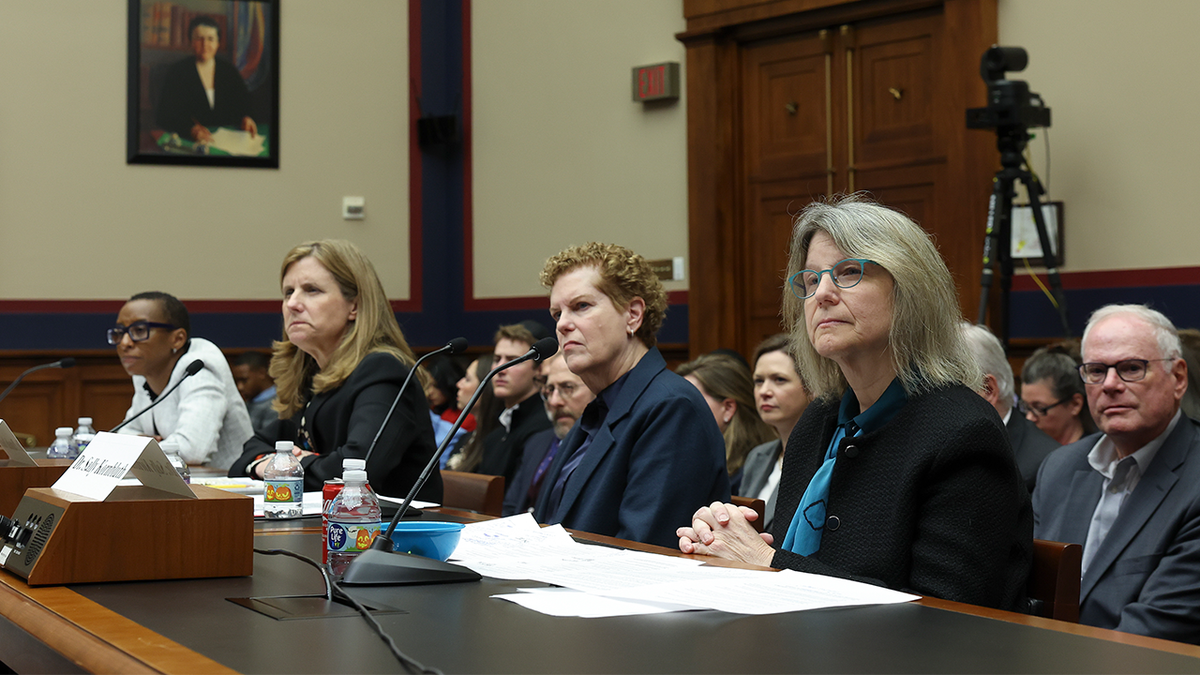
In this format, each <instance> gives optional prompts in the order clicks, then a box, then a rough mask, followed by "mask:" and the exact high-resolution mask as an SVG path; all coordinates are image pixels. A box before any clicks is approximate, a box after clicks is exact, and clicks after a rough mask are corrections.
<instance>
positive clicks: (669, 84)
mask: <svg viewBox="0 0 1200 675" xmlns="http://www.w3.org/2000/svg"><path fill="white" fill-rule="evenodd" d="M633 100H634V102H635V103H636V102H644V101H677V100H679V64H678V63H676V62H674V61H672V62H668V63H656V64H654V65H652V66H637V67H636V68H634V69H633Z"/></svg>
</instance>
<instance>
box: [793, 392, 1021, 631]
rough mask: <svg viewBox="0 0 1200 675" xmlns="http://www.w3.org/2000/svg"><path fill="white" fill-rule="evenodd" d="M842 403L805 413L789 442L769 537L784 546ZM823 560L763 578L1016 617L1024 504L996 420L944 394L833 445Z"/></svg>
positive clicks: (797, 563) (975, 399)
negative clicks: (849, 586) (871, 588)
mask: <svg viewBox="0 0 1200 675" xmlns="http://www.w3.org/2000/svg"><path fill="white" fill-rule="evenodd" d="M839 404H840V401H838V400H828V399H820V400H816V401H813V402H812V403H811V404H810V405H809V406H808V409H807V410H805V411H804V415H802V416H801V417H800V421H799V422H798V423H797V424H796V428H795V429H793V430H792V435H791V438H789V439H788V451H787V454H785V455H784V458H783V476H782V477H781V478H780V480H779V503H778V505H777V506H776V511H775V522H774V523H773V524H772V526H771V533H772V534H773V535H774V536H775V542H776V545H780V544H782V543H783V540H784V537H785V536H786V535H787V530H788V526H789V525H790V524H791V522H792V517H793V516H794V515H795V513H796V508H797V505H798V504H799V503H800V498H801V496H803V494H804V490H805V488H807V487H808V483H809V481H810V480H811V479H812V477H813V474H815V473H816V471H817V469H818V468H819V467H820V466H821V463H822V461H823V459H824V456H825V451H826V450H827V449H828V448H829V441H830V439H832V438H833V433H834V430H835V429H836V427H837V414H838V406H839ZM826 513H827V518H826V525H825V530H824V533H823V535H822V537H821V548H820V550H818V551H817V552H816V553H814V554H813V555H811V556H802V555H799V554H796V553H792V552H790V551H783V550H779V551H776V553H775V557H774V559H773V560H772V562H771V566H772V567H777V568H789V569H794V570H799V571H801V572H815V573H817V574H826V575H830V576H836V577H843V578H849V579H857V580H859V581H866V582H870V583H876V584H881V585H884V586H887V587H889V588H895V589H898V590H904V591H909V592H913V593H919V594H921V595H931V596H933V597H936V598H943V599H945V600H955V601H957V602H968V603H971V604H974V605H983V606H985V607H998V608H1001V609H1019V608H1020V607H1021V606H1022V605H1023V604H1024V598H1025V579H1026V577H1027V575H1028V574H1029V567H1030V564H1031V561H1032V559H1033V512H1032V509H1031V507H1030V502H1029V492H1028V491H1026V490H1025V485H1024V481H1022V480H1021V475H1020V473H1019V472H1018V471H1017V465H1016V463H1015V462H1014V461H1013V455H1012V448H1011V447H1010V446H1009V444H1008V435H1007V434H1006V433H1005V432H1004V428H1003V426H1002V425H1001V424H1000V417H999V415H997V414H996V409H995V408H993V407H992V406H991V405H990V404H988V402H987V401H985V400H983V398H982V397H981V396H979V395H978V394H976V393H975V392H973V391H971V390H970V389H967V388H966V387H963V386H953V387H948V388H944V389H939V390H935V391H932V392H929V393H927V394H922V395H919V396H914V397H912V398H910V399H909V401H908V402H907V403H906V404H905V405H904V407H903V408H901V409H900V411H899V412H898V413H896V416H895V417H893V418H892V419H891V420H890V421H888V422H887V423H886V424H884V425H883V427H881V428H879V429H876V430H875V431H873V432H871V433H868V434H863V435H862V436H857V437H853V438H847V439H845V440H843V441H842V442H841V444H840V445H839V448H838V458H837V463H835V464H834V467H833V475H832V476H831V478H830V483H829V501H828V504H827V509H826Z"/></svg>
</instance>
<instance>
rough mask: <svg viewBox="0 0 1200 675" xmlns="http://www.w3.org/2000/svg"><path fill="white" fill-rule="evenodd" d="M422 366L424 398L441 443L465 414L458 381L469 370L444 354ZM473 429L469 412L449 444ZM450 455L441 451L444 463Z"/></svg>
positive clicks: (455, 442)
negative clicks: (460, 400)
mask: <svg viewBox="0 0 1200 675" xmlns="http://www.w3.org/2000/svg"><path fill="white" fill-rule="evenodd" d="M421 368H422V369H423V370H424V375H423V376H422V378H421V380H422V384H423V386H424V389H425V398H426V399H427V400H428V401H429V421H430V422H431V423H433V439H434V441H436V442H437V444H438V447H441V445H442V441H443V440H444V439H445V438H446V434H449V433H450V430H451V429H453V428H454V423H455V422H457V421H458V417H459V415H460V414H462V409H461V408H460V407H459V405H458V382H459V380H461V379H462V378H463V377H465V376H466V370H465V369H464V368H463V367H462V365H461V364H460V363H458V361H455V360H454V359H453V358H451V357H449V356H443V355H441V354H438V355H435V356H433V357H431V358H430V359H429V360H428V361H425V363H424V364H422V366H421ZM474 430H475V416H474V415H472V414H470V413H467V417H466V419H464V420H463V423H462V424H461V425H460V426H459V427H458V431H456V432H454V439H453V440H452V441H451V445H450V446H448V447H453V446H454V445H455V444H457V443H459V442H460V441H461V440H462V439H463V438H464V437H465V436H466V435H467V434H469V433H470V432H472V431H474ZM449 457H450V453H449V452H445V453H442V460H441V461H442V462H443V463H444V462H445V460H446V459H448V458H449Z"/></svg>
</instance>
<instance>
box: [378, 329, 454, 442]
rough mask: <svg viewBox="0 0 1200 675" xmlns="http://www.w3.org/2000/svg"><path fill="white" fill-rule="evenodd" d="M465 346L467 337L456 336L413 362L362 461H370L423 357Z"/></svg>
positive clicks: (452, 352) (451, 352) (450, 351)
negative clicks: (443, 345)
mask: <svg viewBox="0 0 1200 675" xmlns="http://www.w3.org/2000/svg"><path fill="white" fill-rule="evenodd" d="M467 346H468V343H467V338H464V337H456V338H454V339H453V340H451V341H449V342H447V343H446V346H445V347H442V348H441V349H435V350H433V351H431V352H429V353H428V354H426V355H425V356H422V357H421V358H419V359H417V362H416V363H414V364H413V366H412V368H410V369H409V371H408V375H406V376H405V377H404V382H402V383H401V384H400V391H398V392H396V399H395V400H394V401H392V407H390V408H388V411H387V414H386V415H384V416H383V424H380V425H379V431H376V432H375V438H373V439H371V445H370V447H368V448H367V454H366V455H365V456H364V457H363V461H370V459H371V453H372V452H374V451H375V444H376V443H378V442H379V437H380V436H382V435H383V430H384V429H386V428H387V425H388V422H390V421H391V419H392V413H393V412H395V411H396V406H397V405H398V404H399V403H400V397H402V396H404V390H405V389H407V388H408V383H409V382H410V381H411V380H412V379H413V375H414V374H415V373H416V372H417V366H419V365H421V363H422V362H423V361H424V360H425V359H427V358H429V357H431V356H434V355H436V354H444V353H447V352H449V353H450V354H461V353H462V352H465V351H466V350H467ZM462 414H463V415H465V414H466V412H465V411H464V412H463V413H462ZM460 417H461V415H460Z"/></svg>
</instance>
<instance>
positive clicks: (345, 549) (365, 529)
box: [329, 520, 379, 553]
mask: <svg viewBox="0 0 1200 675" xmlns="http://www.w3.org/2000/svg"><path fill="white" fill-rule="evenodd" d="M378 534H379V522H378V521H376V522H374V523H343V522H338V521H336V520H330V521H329V552H330V553H356V552H362V551H365V550H367V549H369V548H371V542H372V541H375V537H376V535H378Z"/></svg>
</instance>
